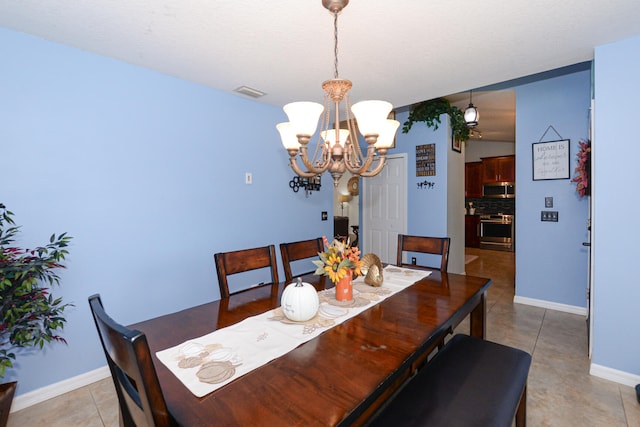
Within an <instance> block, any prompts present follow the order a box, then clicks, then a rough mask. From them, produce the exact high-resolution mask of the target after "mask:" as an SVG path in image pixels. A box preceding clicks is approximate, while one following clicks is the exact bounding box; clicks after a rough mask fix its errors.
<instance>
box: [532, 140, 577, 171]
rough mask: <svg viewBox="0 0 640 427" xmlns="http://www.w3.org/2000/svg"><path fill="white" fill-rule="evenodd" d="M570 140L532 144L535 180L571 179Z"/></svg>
mask: <svg viewBox="0 0 640 427" xmlns="http://www.w3.org/2000/svg"><path fill="white" fill-rule="evenodd" d="M569 145H570V140H568V139H562V140H559V141H549V142H535V143H533V144H532V146H531V147H532V155H533V157H532V160H533V180H534V181H538V180H543V179H569V175H570V171H569Z"/></svg>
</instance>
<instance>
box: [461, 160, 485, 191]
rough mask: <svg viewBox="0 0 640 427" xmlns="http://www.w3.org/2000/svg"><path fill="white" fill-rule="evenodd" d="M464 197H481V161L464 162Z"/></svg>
mask: <svg viewBox="0 0 640 427" xmlns="http://www.w3.org/2000/svg"><path fill="white" fill-rule="evenodd" d="M464 197H477V198H479V197H482V162H469V163H465V164H464Z"/></svg>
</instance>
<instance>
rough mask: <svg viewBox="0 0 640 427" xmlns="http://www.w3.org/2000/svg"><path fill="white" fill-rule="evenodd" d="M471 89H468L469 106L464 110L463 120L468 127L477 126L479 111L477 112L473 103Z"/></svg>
mask: <svg viewBox="0 0 640 427" xmlns="http://www.w3.org/2000/svg"><path fill="white" fill-rule="evenodd" d="M472 97H473V91H472V90H470V91H469V106H468V107H467V109H466V110H464V121H465V123H466V124H467V126H468V127H470V128H472V127H474V126H478V119H479V118H480V113H478V109H477V108H476V107H475V106H474V105H473V102H472V100H473V98H472Z"/></svg>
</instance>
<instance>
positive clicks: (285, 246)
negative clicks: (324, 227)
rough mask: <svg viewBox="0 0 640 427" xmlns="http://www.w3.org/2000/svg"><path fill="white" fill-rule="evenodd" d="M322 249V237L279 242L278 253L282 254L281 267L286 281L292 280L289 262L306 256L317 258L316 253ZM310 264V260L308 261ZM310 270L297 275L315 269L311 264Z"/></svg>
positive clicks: (301, 274) (308, 272) (299, 274)
mask: <svg viewBox="0 0 640 427" xmlns="http://www.w3.org/2000/svg"><path fill="white" fill-rule="evenodd" d="M323 251H324V244H323V242H322V237H318V238H316V239H309V240H301V241H298V242H290V243H280V255H281V256H282V267H283V268H284V277H285V280H286V281H287V283H289V282H290V281H292V280H293V273H292V271H291V263H292V262H294V261H299V260H302V259H307V258H316V259H317V258H318V253H319V252H323ZM309 264H311V262H309ZM311 266H312V270H310V271H305V272H304V273H298V274H296V275H297V276H303V275H305V274H311V273H313V272H314V271H315V270H316V269H315V267H314V266H313V264H311Z"/></svg>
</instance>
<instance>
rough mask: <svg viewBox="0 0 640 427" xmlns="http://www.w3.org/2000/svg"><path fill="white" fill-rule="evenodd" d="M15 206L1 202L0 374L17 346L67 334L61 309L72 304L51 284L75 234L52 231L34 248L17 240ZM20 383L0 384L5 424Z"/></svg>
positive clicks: (56, 282) (0, 420) (1, 420)
mask: <svg viewBox="0 0 640 427" xmlns="http://www.w3.org/2000/svg"><path fill="white" fill-rule="evenodd" d="M12 217H13V212H11V211H9V210H7V208H6V207H5V205H4V204H2V203H0V378H2V377H4V374H5V372H6V369H7V368H11V367H13V361H14V360H15V358H16V355H15V353H14V350H15V349H16V348H21V347H35V348H40V349H41V348H43V347H44V345H45V343H49V342H51V341H59V342H64V343H66V341H65V339H64V338H63V337H61V336H59V335H58V334H57V332H58V331H59V330H60V329H62V328H63V326H64V323H65V318H64V317H63V312H64V310H65V308H67V307H68V306H70V305H71V304H63V302H62V299H61V298H54V297H53V296H52V295H51V293H50V290H51V288H52V287H53V286H54V285H59V284H60V277H59V276H58V274H57V271H58V269H60V268H65V266H64V265H63V264H62V263H61V262H62V261H63V260H64V259H65V256H66V255H67V254H68V252H67V250H66V249H65V248H66V247H67V246H68V245H69V242H70V240H71V237H70V236H67V234H66V233H63V234H60V235H59V236H56V235H55V234H53V235H51V237H50V238H49V243H48V244H46V245H45V246H41V247H37V248H35V249H25V248H20V247H17V246H14V241H15V237H16V235H17V234H18V232H19V229H20V227H19V226H16V225H15V223H14V221H13V218H12ZM15 387H16V383H15V382H13V383H7V384H6V385H5V384H3V385H0V399H1V398H2V397H8V405H9V406H8V407H6V408H4V407H2V406H0V425H4V424H6V419H7V417H8V416H9V408H10V407H11V399H12V398H13V392H14V391H15Z"/></svg>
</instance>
